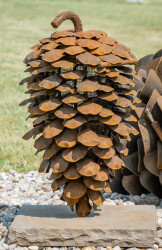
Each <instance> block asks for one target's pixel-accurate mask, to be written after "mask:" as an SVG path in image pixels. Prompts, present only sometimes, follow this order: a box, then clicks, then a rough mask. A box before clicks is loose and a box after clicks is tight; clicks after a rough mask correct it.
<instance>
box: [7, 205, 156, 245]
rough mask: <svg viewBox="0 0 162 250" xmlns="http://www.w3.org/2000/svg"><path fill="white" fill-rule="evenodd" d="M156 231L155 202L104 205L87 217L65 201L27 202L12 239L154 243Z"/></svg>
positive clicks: (14, 225) (39, 242)
mask: <svg viewBox="0 0 162 250" xmlns="http://www.w3.org/2000/svg"><path fill="white" fill-rule="evenodd" d="M155 233H156V209H155V207H154V206H145V205H141V206H140V205H139V206H101V207H99V208H98V210H97V211H93V212H92V213H91V214H90V215H89V216H87V217H78V216H77V215H76V214H75V213H72V212H71V210H70V208H69V207H67V206H63V205H62V206H56V205H55V206H45V205H42V206H41V205H24V206H22V208H21V209H20V212H19V213H18V215H17V216H16V217H15V220H14V221H13V223H12V225H11V226H10V230H9V237H8V243H9V244H17V245H19V246H30V245H37V246H40V247H45V246H46V247H47V246H78V247H84V246H95V247H106V246H109V245H111V246H116V245H119V246H121V247H152V246H153V244H154V237H155Z"/></svg>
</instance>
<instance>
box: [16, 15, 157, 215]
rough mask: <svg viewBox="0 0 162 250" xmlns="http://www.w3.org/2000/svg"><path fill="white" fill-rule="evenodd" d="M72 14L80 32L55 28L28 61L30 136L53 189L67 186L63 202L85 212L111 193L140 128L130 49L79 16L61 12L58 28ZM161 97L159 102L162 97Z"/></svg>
mask: <svg viewBox="0 0 162 250" xmlns="http://www.w3.org/2000/svg"><path fill="white" fill-rule="evenodd" d="M67 19H70V20H71V21H72V22H73V24H74V30H63V31H58V32H55V33H53V34H52V35H51V37H49V38H44V39H41V40H40V43H38V44H36V45H34V46H33V47H32V50H33V51H32V52H31V53H30V54H29V55H27V56H26V58H25V59H24V63H25V64H26V65H27V66H29V67H28V68H27V70H26V71H27V72H29V73H30V74H31V76H30V77H28V78H25V79H23V80H22V81H21V83H20V85H23V84H24V83H26V84H27V88H28V89H29V90H28V91H27V92H26V94H29V95H30V98H28V99H27V100H25V101H23V102H22V103H21V106H24V105H26V104H29V107H28V111H29V112H30V115H29V117H28V118H35V120H34V121H33V126H34V128H33V129H31V130H30V131H29V132H27V133H26V134H25V135H24V137H23V138H24V139H26V140H28V139H30V138H31V137H33V138H35V137H36V136H37V135H38V138H36V141H35V144H34V146H35V148H36V149H37V153H38V152H40V151H43V150H44V154H43V161H42V163H41V165H40V168H39V172H49V171H52V172H51V176H50V180H53V182H52V189H53V190H54V191H55V190H58V189H60V188H61V187H62V186H63V195H62V200H64V201H66V202H67V205H68V206H70V207H71V209H72V210H73V209H74V208H75V209H76V213H77V214H78V215H79V216H85V215H87V214H88V213H90V211H91V208H92V207H93V208H94V209H96V206H97V205H100V204H101V203H102V202H103V201H104V199H103V197H102V194H101V192H100V190H101V189H104V190H105V191H107V192H109V191H110V187H109V183H110V182H111V178H110V173H111V172H112V171H113V170H116V169H118V170H120V169H121V168H124V166H125V163H124V162H123V160H122V159H121V157H120V156H121V153H124V154H125V155H126V154H127V153H128V149H127V146H126V142H127V140H130V134H137V133H138V131H137V130H136V124H137V119H136V117H134V116H133V115H132V114H130V112H131V110H134V108H135V103H139V98H136V99H135V98H134V97H135V96H136V91H135V90H134V91H133V90H132V87H133V86H134V83H133V75H134V71H133V70H132V69H131V68H129V67H128V66H123V65H127V64H133V63H135V62H136V59H135V57H134V56H133V55H132V54H131V52H130V49H128V48H127V47H126V46H124V45H122V44H120V43H119V42H118V41H117V40H115V39H113V38H111V37H109V36H108V35H107V34H106V33H105V32H103V31H100V30H89V31H83V29H82V23H81V21H80V19H79V17H78V16H77V15H76V14H74V13H73V12H70V11H68V12H63V13H61V14H60V15H58V16H57V17H56V18H55V19H54V20H53V21H52V26H53V27H54V28H57V27H59V25H60V24H61V23H62V22H63V21H64V20H67ZM159 103H161V101H159Z"/></svg>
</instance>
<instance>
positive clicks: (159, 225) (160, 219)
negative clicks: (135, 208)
mask: <svg viewBox="0 0 162 250" xmlns="http://www.w3.org/2000/svg"><path fill="white" fill-rule="evenodd" d="M157 226H158V228H162V218H159V219H158V223H157Z"/></svg>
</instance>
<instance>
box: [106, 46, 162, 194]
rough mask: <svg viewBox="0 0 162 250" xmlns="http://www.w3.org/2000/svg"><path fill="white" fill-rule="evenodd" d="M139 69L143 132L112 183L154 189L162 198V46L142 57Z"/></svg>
mask: <svg viewBox="0 0 162 250" xmlns="http://www.w3.org/2000/svg"><path fill="white" fill-rule="evenodd" d="M136 71H137V75H136V76H135V80H134V82H135V85H136V87H135V88H136V90H137V91H138V96H139V98H140V99H141V100H142V103H140V104H136V108H135V112H136V114H137V116H138V118H139V121H138V126H139V130H140V136H138V138H137V137H136V138H132V139H133V140H132V142H131V143H129V148H130V154H129V155H128V156H127V157H125V158H123V161H124V163H125V167H126V168H125V169H123V170H122V171H121V170H119V171H118V172H114V173H112V175H113V176H114V177H115V179H113V181H112V183H111V184H110V185H111V187H112V190H113V191H118V192H124V190H126V191H127V192H128V193H130V194H133V195H135V194H137V195H140V194H141V193H148V192H150V193H153V194H155V195H157V196H159V197H161V198H162V49H161V50H159V51H158V52H157V53H156V54H155V55H147V56H145V57H143V58H141V59H140V60H139V61H138V62H137V64H136ZM123 188H124V189H123Z"/></svg>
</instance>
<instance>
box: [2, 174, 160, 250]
mask: <svg viewBox="0 0 162 250" xmlns="http://www.w3.org/2000/svg"><path fill="white" fill-rule="evenodd" d="M48 177H49V174H39V173H37V172H36V171H31V172H29V173H17V172H15V171H14V170H10V172H9V173H4V172H0V250H6V249H8V250H13V249H14V250H27V249H29V250H38V249H39V247H37V246H30V247H19V246H15V245H10V246H9V245H7V235H8V230H9V227H10V225H11V223H12V221H13V219H14V217H15V216H16V214H17V213H18V211H19V210H20V207H21V206H22V205H23V204H32V205H61V204H66V203H65V202H63V201H61V200H60V197H61V194H62V191H61V190H59V191H56V192H55V193H53V192H52V190H51V186H50V183H51V181H49V180H48ZM103 196H104V198H105V201H104V203H103V204H104V205H114V206H116V205H126V206H133V205H137V204H150V205H155V206H156V208H157V221H158V224H157V227H158V228H157V236H156V239H155V244H154V248H148V250H151V249H155V250H157V249H159V250H160V249H161V250H162V200H160V199H158V198H157V197H156V196H154V195H151V194H149V195H146V194H142V195H141V196H138V195H135V196H132V195H121V194H117V193H113V194H107V193H103ZM45 249H46V250H50V249H53V250H58V249H60V250H66V249H67V250H79V248H76V247H68V248H65V247H62V248H51V247H47V248H44V250H45ZM106 249H107V250H110V249H113V250H120V249H122V248H120V246H116V247H114V248H112V247H111V246H107V248H99V247H98V248H96V250H106ZM127 249H130V250H135V249H137V248H127ZM82 250H94V247H85V248H82Z"/></svg>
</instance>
